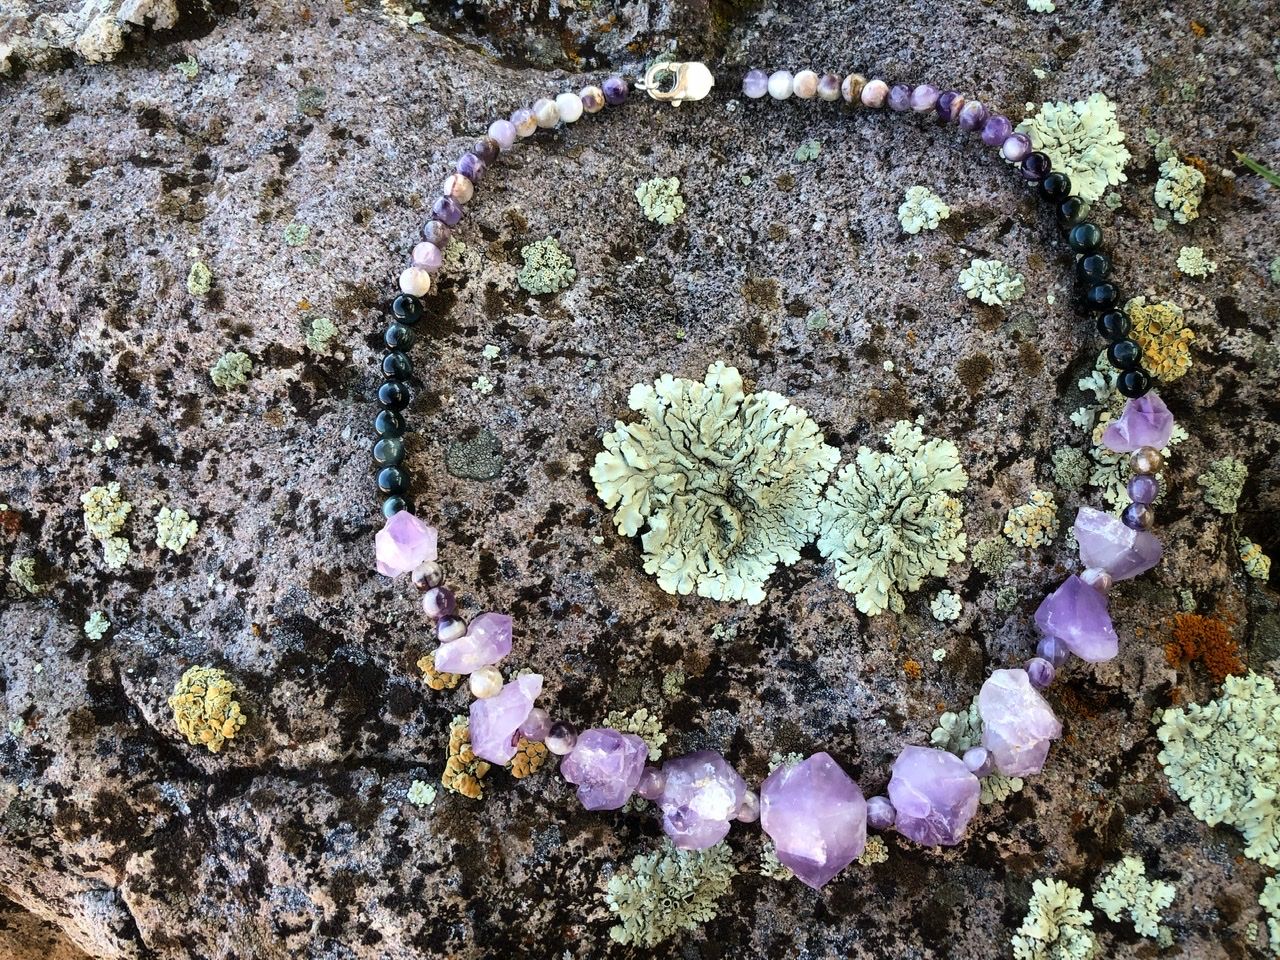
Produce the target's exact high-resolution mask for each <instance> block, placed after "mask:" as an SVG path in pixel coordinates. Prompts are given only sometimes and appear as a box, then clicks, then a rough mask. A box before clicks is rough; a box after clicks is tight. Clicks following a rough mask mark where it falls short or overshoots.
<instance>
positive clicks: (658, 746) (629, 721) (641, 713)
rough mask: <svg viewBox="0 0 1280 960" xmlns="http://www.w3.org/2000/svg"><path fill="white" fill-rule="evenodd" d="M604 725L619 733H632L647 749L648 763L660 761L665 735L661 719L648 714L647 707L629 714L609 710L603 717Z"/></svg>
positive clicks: (622, 711)
mask: <svg viewBox="0 0 1280 960" xmlns="http://www.w3.org/2000/svg"><path fill="white" fill-rule="evenodd" d="M604 725H605V726H606V727H609V728H610V729H612V730H617V731H619V732H621V733H634V734H635V735H636V736H638V737H639V738H640V739H641V740H643V741H644V742H645V745H646V746H647V747H648V748H649V762H650V763H657V762H658V761H659V760H661V759H662V746H663V744H665V743H666V742H667V735H666V734H665V733H663V732H662V718H661V717H659V716H658V715H657V714H655V713H652V712H650V710H649V708H648V707H640V708H639V709H638V710H633V711H631V712H630V713H628V712H626V711H624V710H610V711H609V712H608V713H607V714H606V715H605V718H604Z"/></svg>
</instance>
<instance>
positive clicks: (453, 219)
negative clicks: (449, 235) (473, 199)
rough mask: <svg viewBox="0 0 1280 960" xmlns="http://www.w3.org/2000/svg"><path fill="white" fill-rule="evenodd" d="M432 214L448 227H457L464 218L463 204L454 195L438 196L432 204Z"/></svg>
mask: <svg viewBox="0 0 1280 960" xmlns="http://www.w3.org/2000/svg"><path fill="white" fill-rule="evenodd" d="M431 216H433V217H435V218H436V219H437V220H439V221H440V222H441V223H443V224H444V225H445V226H446V227H456V226H457V225H458V222H459V221H460V220H462V205H461V204H460V203H458V201H457V200H455V199H453V197H437V198H436V202H435V203H433V204H432V205H431Z"/></svg>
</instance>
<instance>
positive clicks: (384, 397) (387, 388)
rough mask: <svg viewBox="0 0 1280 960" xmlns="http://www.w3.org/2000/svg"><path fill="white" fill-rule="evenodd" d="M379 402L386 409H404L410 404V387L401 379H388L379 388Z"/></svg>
mask: <svg viewBox="0 0 1280 960" xmlns="http://www.w3.org/2000/svg"><path fill="white" fill-rule="evenodd" d="M378 404H379V406H381V407H382V408H383V409H385V410H396V411H399V410H403V409H404V408H405V407H407V406H408V405H409V388H408V387H407V386H405V384H404V383H403V382H401V381H399V380H388V381H387V382H386V383H384V384H383V385H382V386H380V387H379V388H378Z"/></svg>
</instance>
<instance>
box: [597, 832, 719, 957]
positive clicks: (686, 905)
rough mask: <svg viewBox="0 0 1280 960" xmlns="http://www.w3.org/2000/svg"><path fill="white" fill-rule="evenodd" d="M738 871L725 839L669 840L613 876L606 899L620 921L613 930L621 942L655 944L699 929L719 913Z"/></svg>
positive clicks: (611, 930) (612, 933)
mask: <svg viewBox="0 0 1280 960" xmlns="http://www.w3.org/2000/svg"><path fill="white" fill-rule="evenodd" d="M736 874H737V870H736V869H735V868H734V865H733V862H732V860H731V859H730V856H729V848H728V846H727V845H725V844H723V843H718V844H716V845H715V846H714V847H711V848H709V849H707V850H687V851H686V850H677V849H675V848H674V847H673V846H671V843H670V841H666V842H664V844H663V846H662V848H661V849H659V850H656V851H654V852H653V853H650V854H639V855H637V856H636V857H635V859H633V860H632V861H631V869H630V870H629V871H622V870H620V871H618V872H617V873H615V874H614V875H613V876H612V877H610V878H609V883H608V887H607V892H606V893H605V903H606V904H607V905H608V907H609V909H610V910H611V911H612V912H613V913H614V914H615V915H616V916H617V918H618V921H619V922H618V924H617V925H616V926H614V927H612V928H610V930H609V936H610V937H611V938H612V939H613V940H615V941H617V942H618V943H622V944H635V945H637V946H641V947H655V946H657V945H658V944H660V943H662V942H663V941H664V940H668V939H670V938H671V937H673V936H676V935H677V934H680V933H684V932H686V931H689V930H695V929H697V927H698V926H699V925H700V924H703V923H706V922H707V921H709V920H712V919H714V918H715V916H716V913H717V910H718V902H719V900H720V898H721V897H722V896H724V895H725V894H726V893H727V892H728V891H729V887H730V885H731V883H732V882H733V878H734V876H735V875H736Z"/></svg>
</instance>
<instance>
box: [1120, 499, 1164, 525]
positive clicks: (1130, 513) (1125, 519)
mask: <svg viewBox="0 0 1280 960" xmlns="http://www.w3.org/2000/svg"><path fill="white" fill-rule="evenodd" d="M1120 522H1121V523H1123V524H1124V525H1125V526H1126V527H1128V528H1129V529H1130V530H1150V529H1151V528H1152V527H1153V526H1155V522H1156V512H1155V511H1154V510H1152V509H1151V508H1150V507H1149V506H1147V505H1146V504H1145V503H1131V504H1129V505H1128V506H1127V507H1125V508H1124V510H1123V511H1122V512H1121V513H1120Z"/></svg>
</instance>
